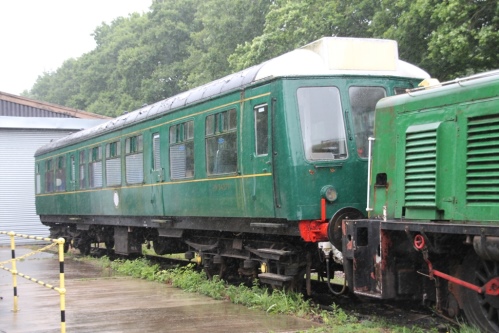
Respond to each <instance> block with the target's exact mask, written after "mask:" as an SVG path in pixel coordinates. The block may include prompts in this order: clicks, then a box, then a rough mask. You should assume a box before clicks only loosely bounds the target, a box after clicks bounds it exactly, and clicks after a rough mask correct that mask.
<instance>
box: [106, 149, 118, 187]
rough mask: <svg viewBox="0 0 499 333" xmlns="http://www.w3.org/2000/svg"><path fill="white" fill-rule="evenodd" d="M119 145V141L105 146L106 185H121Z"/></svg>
mask: <svg viewBox="0 0 499 333" xmlns="http://www.w3.org/2000/svg"><path fill="white" fill-rule="evenodd" d="M120 148H121V145H120V142H119V141H116V142H111V143H108V144H106V184H107V186H117V185H121V149H120Z"/></svg>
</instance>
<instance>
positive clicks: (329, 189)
mask: <svg viewBox="0 0 499 333" xmlns="http://www.w3.org/2000/svg"><path fill="white" fill-rule="evenodd" d="M321 196H322V197H323V198H326V200H327V201H329V202H333V201H335V200H336V199H337V198H338V192H336V189H335V188H334V187H333V186H332V185H326V186H324V187H323V188H322V189H321Z"/></svg>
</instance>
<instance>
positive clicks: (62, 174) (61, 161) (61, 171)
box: [55, 156, 66, 192]
mask: <svg viewBox="0 0 499 333" xmlns="http://www.w3.org/2000/svg"><path fill="white" fill-rule="evenodd" d="M55 190H56V192H62V191H66V157H65V156H59V157H58V158H57V169H56V171H55Z"/></svg>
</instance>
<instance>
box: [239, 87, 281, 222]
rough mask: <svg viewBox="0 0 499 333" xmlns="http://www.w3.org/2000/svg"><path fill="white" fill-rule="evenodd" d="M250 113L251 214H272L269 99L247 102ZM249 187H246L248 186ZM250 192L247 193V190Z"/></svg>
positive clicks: (272, 185) (249, 185)
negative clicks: (251, 141)
mask: <svg viewBox="0 0 499 333" xmlns="http://www.w3.org/2000/svg"><path fill="white" fill-rule="evenodd" d="M249 105H250V107H251V110H248V111H250V112H251V113H252V117H251V119H252V121H251V123H252V125H251V126H252V129H251V131H252V132H253V135H252V137H253V144H252V145H251V146H252V149H251V150H252V152H251V163H250V164H251V165H252V169H253V170H252V173H253V177H251V178H249V179H248V181H249V182H248V183H247V190H249V191H247V194H246V195H248V194H249V195H250V196H251V198H250V200H249V202H250V203H251V204H249V207H248V208H250V209H252V212H250V213H251V214H252V216H255V217H256V216H258V217H274V215H275V213H274V184H273V177H272V173H273V172H272V168H273V166H272V153H271V152H272V142H271V141H272V140H271V133H272V126H271V119H272V117H271V103H270V98H268V97H266V98H259V99H255V100H251V102H250V103H249ZM248 187H249V188H248ZM248 192H249V193H248Z"/></svg>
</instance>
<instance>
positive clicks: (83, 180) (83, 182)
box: [79, 150, 87, 189]
mask: <svg viewBox="0 0 499 333" xmlns="http://www.w3.org/2000/svg"><path fill="white" fill-rule="evenodd" d="M79 157H80V161H79V162H80V189H85V188H87V177H86V176H85V162H86V160H85V151H84V150H82V151H80V156H79Z"/></svg>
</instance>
